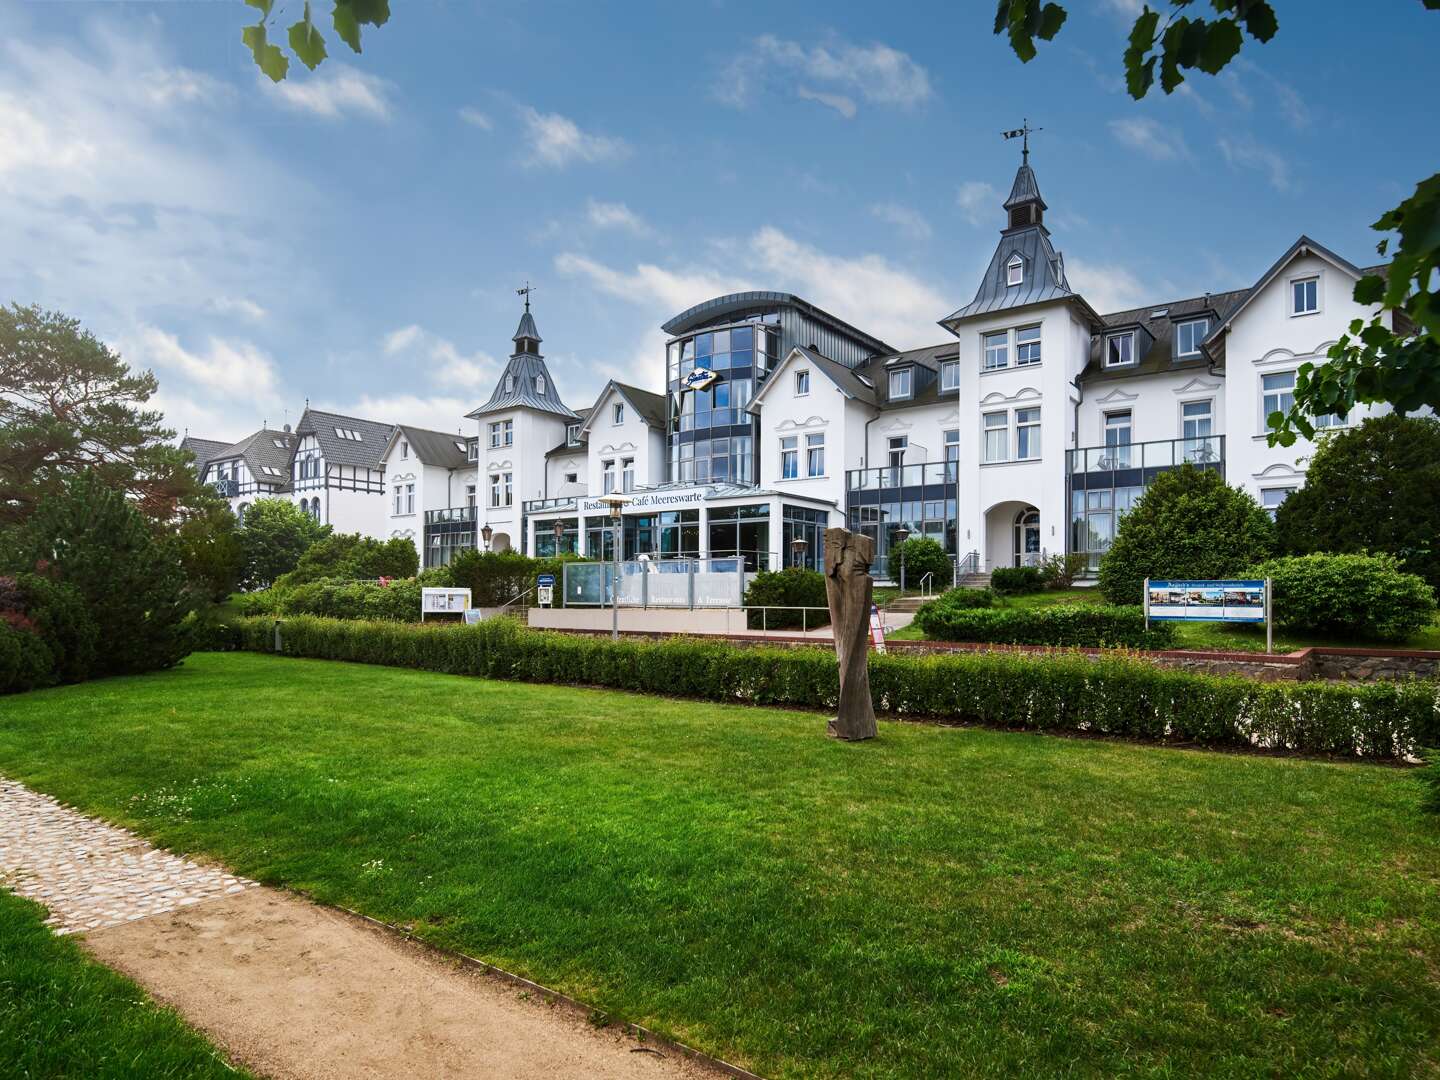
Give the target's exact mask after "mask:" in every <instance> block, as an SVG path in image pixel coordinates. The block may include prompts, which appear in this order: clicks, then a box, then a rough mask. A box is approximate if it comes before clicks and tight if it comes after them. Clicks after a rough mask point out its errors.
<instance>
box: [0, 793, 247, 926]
mask: <svg viewBox="0 0 1440 1080" xmlns="http://www.w3.org/2000/svg"><path fill="white" fill-rule="evenodd" d="M0 884H3V885H4V886H5V888H7V889H9V890H10V891H11V892H14V893H17V894H19V895H20V896H26V897H29V898H30V899H32V900H36V901H38V902H39V903H41V904H44V905H45V906H46V907H47V908H49V909H50V917H49V918H48V919H46V920H45V921H46V924H47V925H49V926H51V927H52V928H53V929H54V930H55V931H56V933H60V934H73V933H76V932H78V931H82V930H99V929H101V928H103V927H107V926H119V925H121V924H122V923H127V922H134V921H136V920H137V919H143V918H145V917H146V916H147V915H162V914H164V913H166V912H170V911H175V910H177V909H179V908H184V907H189V906H191V905H194V904H198V903H200V902H201V901H202V900H211V899H214V898H215V897H219V896H226V895H229V894H232V893H239V892H243V891H245V889H247V888H250V887H252V886H254V885H255V882H253V881H247V880H246V879H245V878H240V877H236V876H235V875H233V874H228V873H226V872H225V871H224V870H220V869H215V868H212V867H206V866H199V865H197V864H196V863H193V862H191V861H190V860H188V859H182V858H180V857H179V856H176V855H171V854H170V853H169V852H166V851H161V850H159V849H158V848H156V847H153V846H152V845H150V844H149V843H147V842H146V841H144V840H141V839H140V838H139V837H137V836H135V835H134V834H133V833H129V832H126V831H125V830H124V829H117V828H115V827H114V826H111V825H106V824H104V823H103V822H99V821H95V820H94V819H93V818H88V817H86V816H85V815H84V814H81V813H80V812H79V811H77V810H72V809H70V808H69V807H68V806H63V805H61V804H60V803H58V802H56V801H55V800H54V799H52V798H51V797H50V796H48V795H41V794H38V793H36V792H34V791H31V790H30V789H29V788H27V787H25V786H24V785H22V784H17V783H15V782H14V781H12V780H6V779H5V778H4V777H0Z"/></svg>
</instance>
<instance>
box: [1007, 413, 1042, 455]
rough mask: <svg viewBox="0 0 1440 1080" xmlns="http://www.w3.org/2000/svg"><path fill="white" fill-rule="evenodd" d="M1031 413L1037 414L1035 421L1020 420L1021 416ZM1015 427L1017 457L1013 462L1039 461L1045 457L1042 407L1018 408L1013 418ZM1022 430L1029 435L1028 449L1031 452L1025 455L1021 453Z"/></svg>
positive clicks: (1027, 440)
mask: <svg viewBox="0 0 1440 1080" xmlns="http://www.w3.org/2000/svg"><path fill="white" fill-rule="evenodd" d="M1030 412H1033V413H1034V414H1035V419H1034V420H1026V421H1024V422H1022V421H1021V419H1020V414H1021V413H1030ZM1013 426H1014V428H1015V456H1014V459H1013V460H1015V461H1039V460H1040V458H1041V457H1042V456H1043V451H1042V447H1043V446H1044V439H1043V438H1042V437H1041V416H1040V406H1039V405H1021V406H1019V407H1017V408H1016V409H1015V416H1014V418H1013ZM1022 429H1023V430H1024V431H1025V432H1026V434H1027V435H1028V438H1027V439H1026V442H1027V443H1029V444H1030V445H1029V446H1028V447H1027V449H1028V450H1029V452H1028V453H1024V454H1022V453H1021V452H1020V433H1021V431H1022Z"/></svg>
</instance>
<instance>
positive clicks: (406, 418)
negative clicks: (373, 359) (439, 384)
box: [313, 394, 475, 499]
mask: <svg viewBox="0 0 1440 1080" xmlns="http://www.w3.org/2000/svg"><path fill="white" fill-rule="evenodd" d="M313 404H314V405H315V407H316V408H317V409H323V410H325V411H327V412H330V411H334V412H338V413H343V414H345V415H346V416H360V417H368V418H371V419H375V420H381V421H385V422H387V423H391V424H412V425H414V426H415V427H422V428H429V429H430V430H431V431H443V432H446V433H447V434H448V433H449V432H452V431H453V432H456V433H457V434H458V433H459V432H461V431H467V432H468V431H470V430H471V429H472V427H473V425H474V421H473V420H466V419H465V414H466V413H468V412H469V411H470V410H472V409H473V408H475V403H474V402H473V401H469V400H467V399H464V398H458V397H450V396H448V395H445V394H436V395H431V396H425V395H421V394H362V395H361V396H360V397H358V398H351V399H348V400H342V399H339V398H333V399H317V400H316V401H315V402H313ZM463 495H464V492H463V491H460V490H458V481H457V490H456V492H455V497H456V498H457V499H459V498H460V497H461V496H463Z"/></svg>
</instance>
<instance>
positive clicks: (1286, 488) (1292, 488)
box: [1260, 484, 1300, 521]
mask: <svg viewBox="0 0 1440 1080" xmlns="http://www.w3.org/2000/svg"><path fill="white" fill-rule="evenodd" d="M1299 490H1300V485H1299V484H1282V485H1277V486H1276V487H1263V488H1261V489H1260V507H1261V509H1263V510H1264V511H1265V513H1267V514H1269V515H1270V520H1271V521H1274V520H1275V511H1277V510H1279V509H1280V507H1281V505H1282V504H1283V503H1284V502H1285V499H1288V498H1289V497H1290V496H1291V495H1294V494H1295V492H1297V491H1299ZM1277 491H1283V492H1284V493H1285V495H1284V498H1282V499H1281V500H1280V502H1277V503H1276V504H1275V505H1274V506H1271V505H1270V504H1269V503H1268V502H1266V501H1265V496H1267V495H1273V494H1274V493H1275V492H1277Z"/></svg>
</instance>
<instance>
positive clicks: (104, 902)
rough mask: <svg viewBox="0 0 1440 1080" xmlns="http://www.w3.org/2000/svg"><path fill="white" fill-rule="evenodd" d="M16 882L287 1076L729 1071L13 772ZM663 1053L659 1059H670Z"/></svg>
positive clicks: (8, 808) (99, 951) (224, 1042)
mask: <svg viewBox="0 0 1440 1080" xmlns="http://www.w3.org/2000/svg"><path fill="white" fill-rule="evenodd" d="M0 884H3V885H4V887H6V888H8V889H11V890H13V891H15V892H17V893H19V894H20V895H22V896H29V897H32V898H33V899H35V900H38V901H39V902H40V903H42V904H44V905H46V907H48V908H49V909H50V918H49V919H48V920H47V921H48V922H49V924H50V926H51V928H52V929H53V930H54V931H55V932H56V933H62V934H63V933H80V934H83V937H82V938H81V940H82V942H83V944H84V945H85V947H86V948H87V949H89V951H90V952H91V953H92V954H93V955H94V956H95V957H96V959H98V960H99V961H101V962H102V963H104V964H108V965H109V966H111V967H113V968H115V969H117V970H119V971H122V972H124V973H125V974H126V975H129V976H130V977H131V978H132V979H134V980H135V981H136V982H138V983H139V984H140V985H141V986H143V987H145V988H146V989H147V990H148V991H150V993H151V994H152V995H154V997H156V998H157V999H158V1000H160V1001H163V1002H165V1003H166V1004H168V1005H171V1006H173V1007H174V1008H175V1009H176V1010H177V1011H178V1012H179V1013H180V1014H181V1015H182V1016H184V1017H185V1018H186V1020H188V1021H189V1022H190V1023H191V1024H193V1025H194V1026H195V1027H197V1028H199V1029H200V1030H202V1031H204V1032H205V1033H206V1034H207V1035H209V1036H210V1038H211V1039H212V1040H213V1041H214V1042H216V1043H217V1044H218V1045H220V1046H221V1047H223V1048H224V1049H225V1050H226V1051H227V1052H228V1053H229V1054H230V1056H231V1058H232V1059H233V1060H235V1061H239V1062H242V1063H243V1064H245V1065H247V1066H249V1067H250V1068H251V1069H253V1070H254V1071H255V1072H257V1073H260V1074H263V1075H265V1076H270V1077H275V1078H277V1080H281V1078H283V1080H291V1078H295V1080H329V1078H332V1077H335V1078H340V1077H344V1078H346V1080H349V1078H351V1077H355V1078H360V1080H379V1078H382V1077H384V1078H389V1077H395V1078H400V1077H404V1078H407V1080H408V1078H410V1077H424V1078H430V1077H452V1076H453V1077H460V1076H464V1077H484V1078H487V1080H490V1078H493V1080H510V1078H515V1080H519V1078H522V1077H527V1078H528V1077H537V1078H538V1077H574V1078H577V1080H579V1078H595V1080H612V1078H613V1080H618V1078H622V1077H623V1078H631V1077H634V1078H656V1080H671V1078H693V1080H700V1078H703V1077H714V1076H717V1075H720V1073H719V1072H718V1071H716V1070H712V1069H711V1068H709V1067H707V1066H704V1065H701V1064H698V1063H696V1062H693V1061H691V1060H689V1059H687V1058H685V1057H684V1056H682V1055H681V1054H680V1053H679V1052H678V1051H675V1050H672V1049H670V1048H667V1047H654V1048H647V1047H645V1046H644V1045H643V1044H642V1043H640V1042H637V1041H636V1040H635V1039H634V1038H632V1037H630V1036H629V1035H627V1034H624V1033H623V1032H622V1031H620V1030H619V1029H596V1028H595V1027H593V1026H592V1025H590V1024H589V1023H588V1022H587V1021H586V1019H585V1018H584V1016H583V1015H581V1014H580V1013H579V1012H578V1011H576V1010H575V1009H573V1008H570V1007H566V1006H563V1005H551V1004H548V1003H547V1002H545V1001H543V1000H541V999H540V997H539V996H538V995H530V994H527V993H525V992H524V991H522V990H521V989H518V988H517V987H515V986H514V985H512V984H509V983H506V982H504V981H502V980H501V979H499V978H496V977H492V976H489V975H486V974H484V973H482V972H479V971H477V970H475V969H473V968H470V967H466V966H463V965H460V964H459V963H458V962H457V963H452V962H450V961H448V960H446V959H445V958H443V957H441V956H440V955H438V954H436V953H434V952H431V951H430V950H427V949H425V948H424V947H422V946H420V945H417V944H414V943H412V942H409V941H406V940H405V939H404V938H402V937H401V936H399V935H398V934H394V933H391V932H390V931H388V930H385V929H383V928H380V927H377V926H374V925H372V924H370V923H368V922H366V921H364V920H362V919H359V918H353V917H351V916H348V915H345V914H343V913H341V912H338V911H334V910H332V909H329V908H323V907H319V906H317V905H315V904H311V903H309V902H308V901H305V900H302V899H300V898H299V897H296V896H293V895H291V894H289V893H286V892H282V891H279V890H276V889H269V888H265V887H263V886H259V885H256V884H255V883H254V882H252V881H247V880H246V879H244V878H238V877H235V876H233V875H231V874H228V873H227V872H226V871H225V870H224V869H223V868H220V867H215V866H209V865H203V864H200V863H196V862H194V861H191V860H189V859H185V858H181V857H179V856H176V855H172V854H170V853H169V852H165V851H161V850H158V849H157V848H155V847H153V846H152V845H151V844H149V843H147V842H146V841H145V840H142V839H141V838H140V837H138V836H136V835H135V834H134V833H131V832H127V831H126V830H124V829H118V828H116V827H115V826H113V825H108V824H106V823H105V822H102V821H98V820H96V819H94V818H90V817H86V816H85V815H84V814H81V813H79V812H78V811H76V810H74V809H72V808H71V807H68V806H65V805H63V804H61V803H59V802H57V801H56V800H54V799H53V798H51V797H49V796H47V795H41V794H39V793H38V792H34V791H31V790H29V789H28V788H26V787H25V786H24V785H22V784H17V783H15V782H14V781H11V780H6V779H5V778H4V777H0ZM657 1051H658V1053H657Z"/></svg>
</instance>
